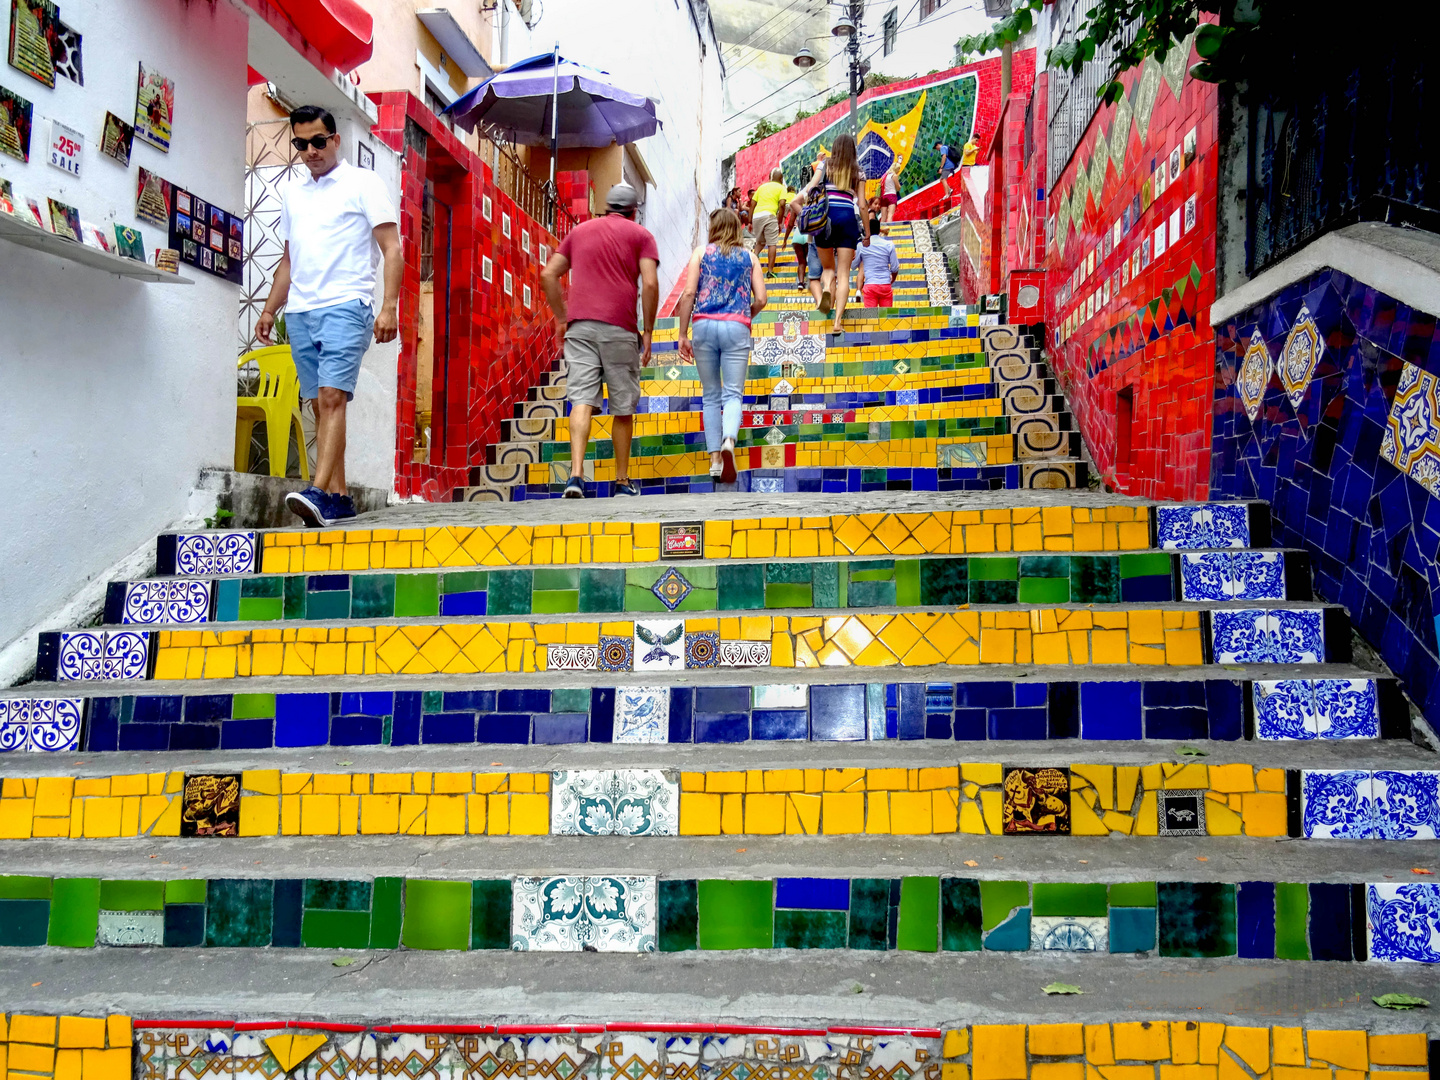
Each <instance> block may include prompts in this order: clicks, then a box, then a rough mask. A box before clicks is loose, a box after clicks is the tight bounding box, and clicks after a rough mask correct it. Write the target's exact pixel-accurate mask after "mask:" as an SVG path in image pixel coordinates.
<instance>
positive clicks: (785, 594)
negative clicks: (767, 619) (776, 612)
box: [765, 584, 813, 608]
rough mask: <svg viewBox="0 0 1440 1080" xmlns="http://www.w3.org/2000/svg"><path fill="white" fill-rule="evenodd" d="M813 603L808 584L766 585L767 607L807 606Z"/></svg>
mask: <svg viewBox="0 0 1440 1080" xmlns="http://www.w3.org/2000/svg"><path fill="white" fill-rule="evenodd" d="M812 604H813V595H812V593H811V590H810V586H809V585H783V584H782V585H766V586H765V606H766V607H767V608H808V607H811V606H812Z"/></svg>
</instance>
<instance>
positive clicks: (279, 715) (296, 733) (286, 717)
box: [275, 694, 330, 746]
mask: <svg viewBox="0 0 1440 1080" xmlns="http://www.w3.org/2000/svg"><path fill="white" fill-rule="evenodd" d="M329 738H330V695H329V694H276V695H275V745H276V746H324V745H325V743H326V742H327V741H328V740H329Z"/></svg>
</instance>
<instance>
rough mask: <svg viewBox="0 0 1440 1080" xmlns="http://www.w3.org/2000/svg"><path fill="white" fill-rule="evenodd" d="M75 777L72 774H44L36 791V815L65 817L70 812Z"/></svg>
mask: <svg viewBox="0 0 1440 1080" xmlns="http://www.w3.org/2000/svg"><path fill="white" fill-rule="evenodd" d="M74 788H75V779H74V777H70V776H42V777H40V783H39V784H38V785H37V787H36V791H35V816H36V817H65V816H67V815H68V814H69V813H70V799H71V794H72V792H73V791H74Z"/></svg>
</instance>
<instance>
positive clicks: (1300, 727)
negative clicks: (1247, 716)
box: [1251, 679, 1316, 741]
mask: <svg viewBox="0 0 1440 1080" xmlns="http://www.w3.org/2000/svg"><path fill="white" fill-rule="evenodd" d="M1251 693H1252V694H1253V695H1254V702H1255V737H1256V738H1257V739H1266V740H1272V741H1273V740H1283V739H1297V740H1299V739H1313V738H1315V737H1316V730H1315V690H1314V688H1313V687H1312V686H1311V684H1310V680H1309V679H1279V680H1275V681H1268V680H1263V679H1256V680H1255V682H1254V683H1252V684H1251Z"/></svg>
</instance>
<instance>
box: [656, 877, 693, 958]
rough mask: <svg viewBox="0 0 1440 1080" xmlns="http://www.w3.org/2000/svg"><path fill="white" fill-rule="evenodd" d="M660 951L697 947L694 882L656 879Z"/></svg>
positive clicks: (686, 950) (681, 950) (682, 950)
mask: <svg viewBox="0 0 1440 1080" xmlns="http://www.w3.org/2000/svg"><path fill="white" fill-rule="evenodd" d="M659 886H660V887H659V892H658V899H659V908H660V911H659V916H660V917H659V929H660V935H659V937H660V941H659V946H660V951H661V952H689V951H690V950H692V949H696V948H699V917H698V912H699V907H698V905H699V900H698V889H697V887H696V883H695V882H694V881H686V880H679V881H676V880H671V879H668V878H665V879H661V881H660V882H659Z"/></svg>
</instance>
